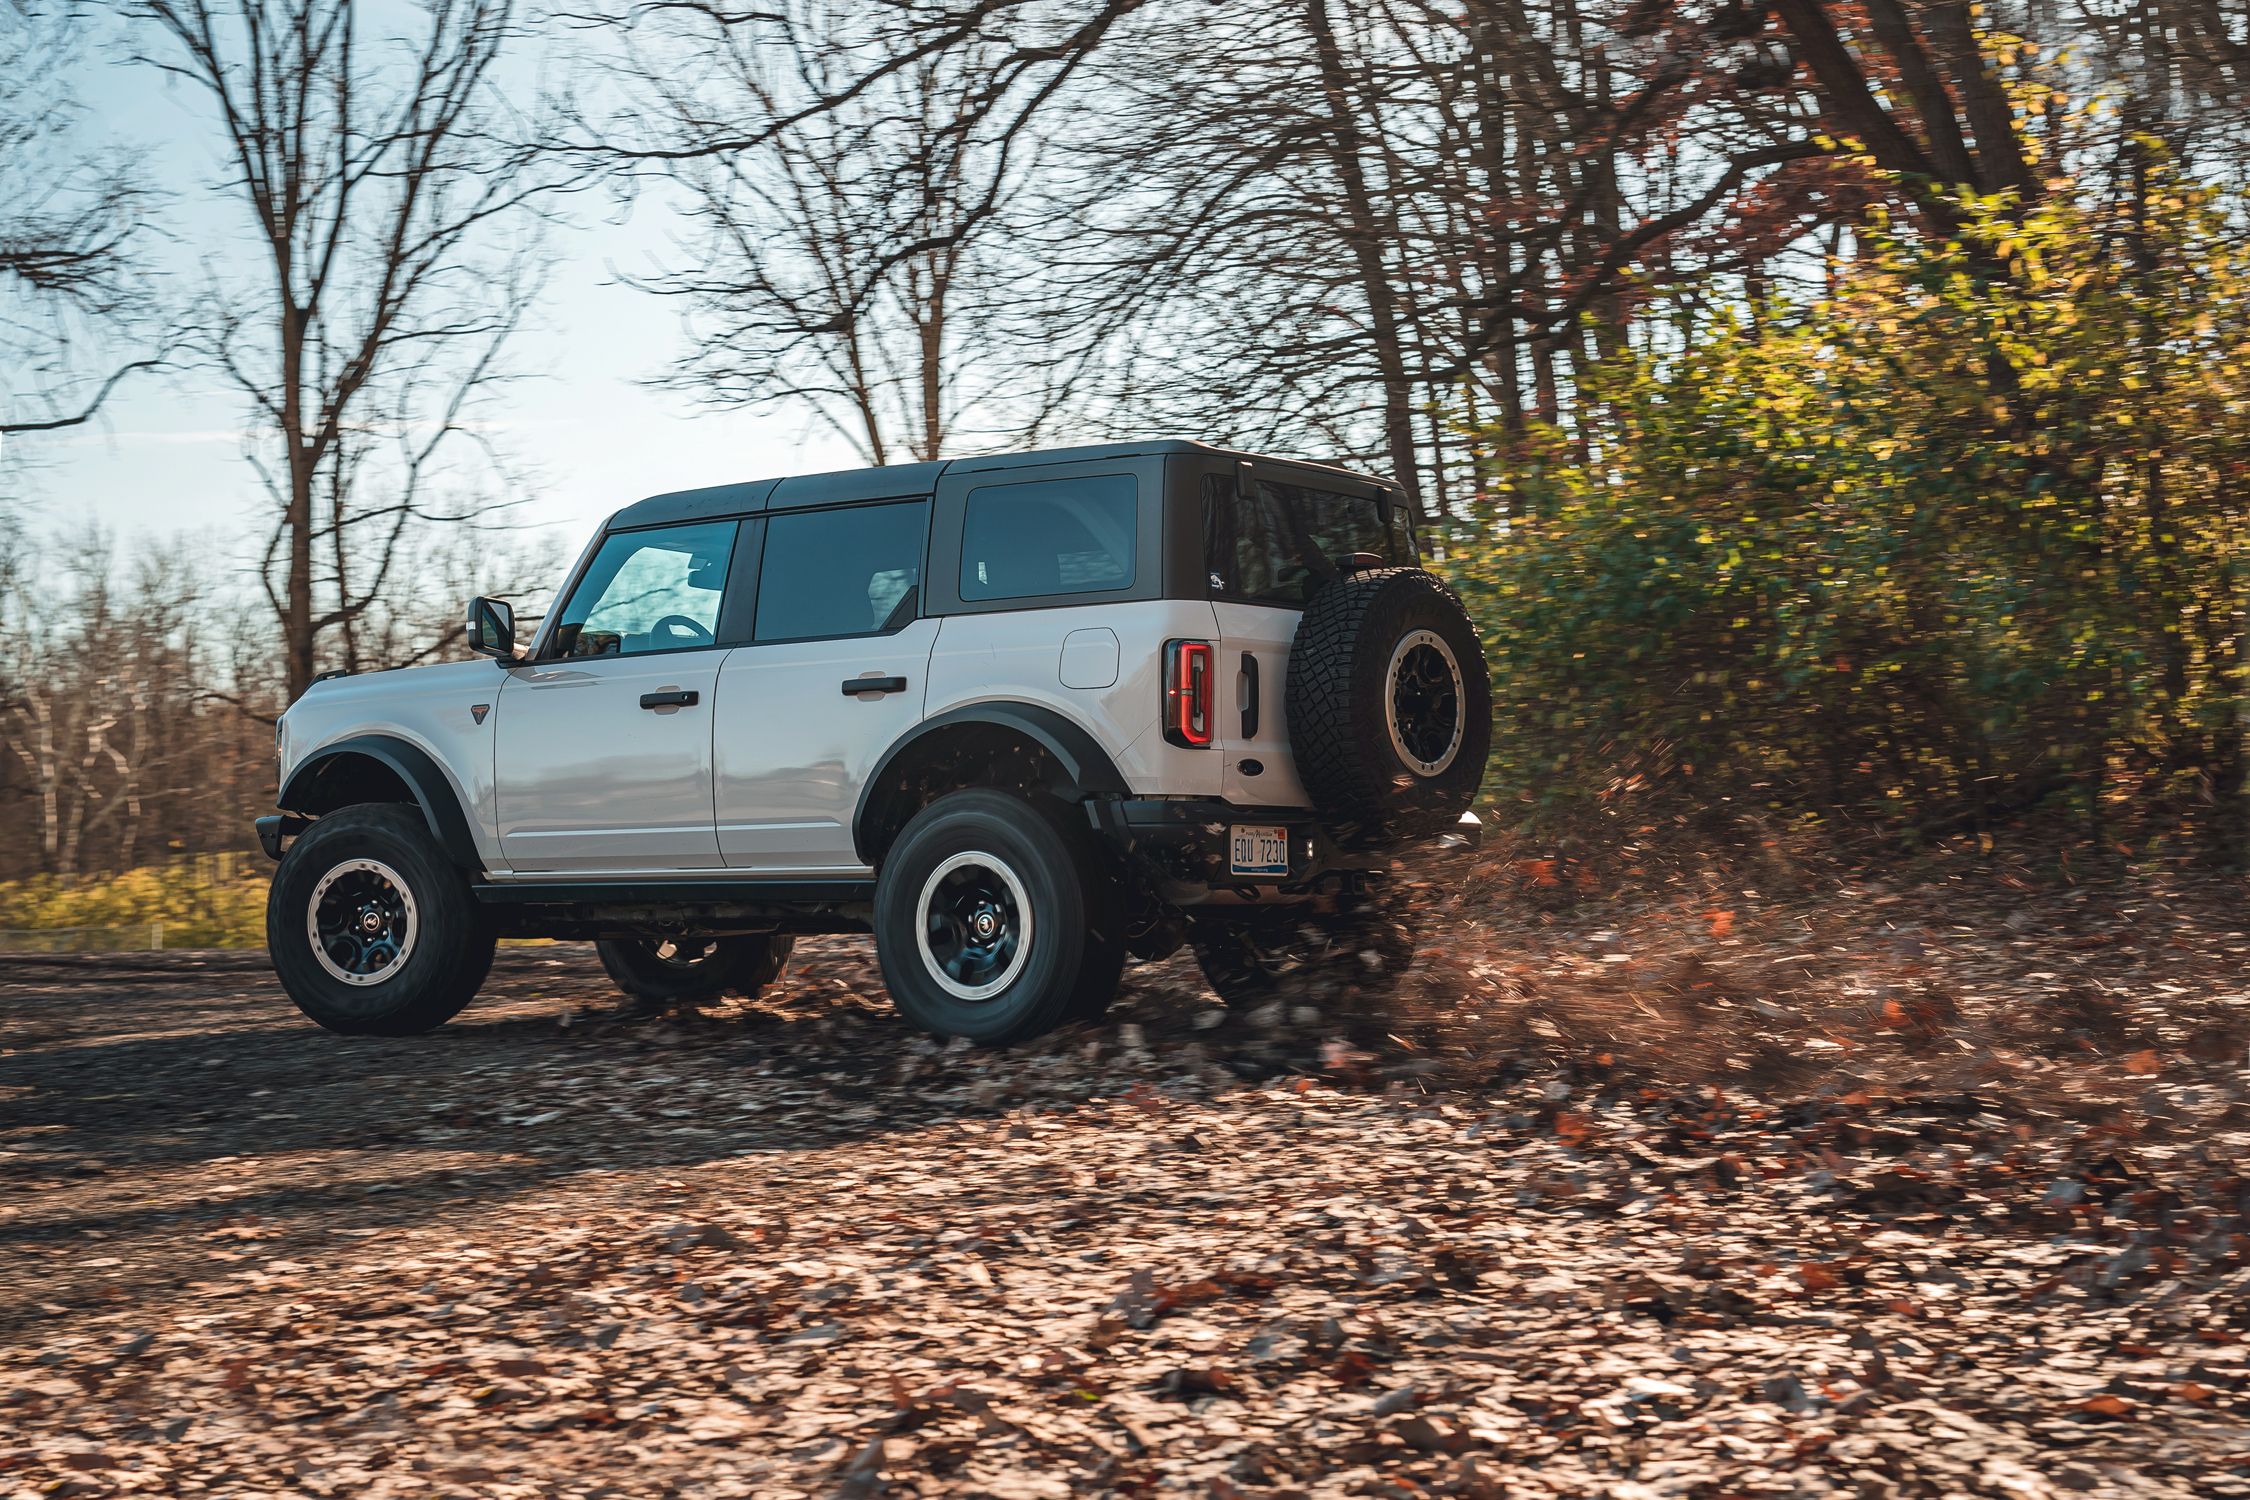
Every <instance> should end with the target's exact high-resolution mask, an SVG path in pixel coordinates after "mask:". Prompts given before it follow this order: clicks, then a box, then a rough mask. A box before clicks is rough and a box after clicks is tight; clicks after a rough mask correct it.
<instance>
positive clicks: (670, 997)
mask: <svg viewBox="0 0 2250 1500" xmlns="http://www.w3.org/2000/svg"><path fill="white" fill-rule="evenodd" d="M795 946H796V940H795V939H794V938H788V937H781V936H772V937H724V938H685V937H681V938H604V939H602V940H601V941H600V942H598V943H596V944H595V945H594V949H595V951H596V952H597V953H599V954H600V955H601V960H602V968H604V969H605V970H607V971H608V973H609V977H610V978H611V979H612V980H613V981H615V982H616V985H617V987H618V988H619V989H620V990H623V991H624V992H625V993H626V994H628V995H630V996H632V997H633V998H634V999H635V1000H638V1001H640V1002H641V1003H642V1004H643V1005H648V1006H659V1007H661V1006H670V1005H704V1004H708V1003H710V1002H711V1001H714V1000H717V999H718V998H719V997H720V996H722V995H725V994H728V993H730V992H731V993H733V994H737V995H742V996H746V997H748V996H754V995H756V994H757V993H758V992H759V991H760V990H762V989H764V988H765V987H766V986H767V985H769V984H771V983H773V982H774V980H776V979H778V978H780V977H781V970H782V966H783V965H784V964H786V963H788V961H789V953H790V950H791V949H792V948H793V947H795Z"/></svg>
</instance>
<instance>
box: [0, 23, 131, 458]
mask: <svg viewBox="0 0 2250 1500" xmlns="http://www.w3.org/2000/svg"><path fill="white" fill-rule="evenodd" d="M80 19H81V18H80V17H78V15H77V13H76V8H75V7H74V6H71V5H68V4H41V3H38V0H0V435H5V434H8V433H27V432H48V431H53V430H56V429H58V428H64V427H74V426H77V425H78V424H80V423H83V422H85V421H88V420H89V419H91V418H92V417H93V415H94V414H95V412H96V411H98V410H99V409H100V407H101V405H102V403H103V401H105V400H106V399H107V398H108V396H109V394H110V393H111V391H113V390H115V389H116V387H117V386H118V385H119V383H120V382H122V381H123V380H124V379H125V378H126V377H127V376H129V375H131V374H133V373H134V372H136V371H140V370H145V369H148V368H151V367H152V366H154V365H155V364H157V363H159V362H160V357H159V355H158V354H156V353H154V352H149V353H141V354H136V355H134V356H131V357H126V358H121V359H118V360H116V361H114V362H112V363H111V364H109V365H107V366H101V365H96V364H94V362H93V361H92V360H90V359H89V357H88V356H87V355H86V354H85V353H84V352H83V349H84V346H85V345H87V344H89V343H99V342H101V337H102V335H104V334H105V333H109V332H113V331H116V330H117V329H119V328H120V327H121V326H124V325H129V324H130V323H131V322H132V321H133V315H134V314H136V313H138V312H141V311H143V310H144V309H145V306H146V295H145V290H146V289H145V287H144V285H143V283H142V281H141V279H140V277H139V275H138V274H137V272H138V260H139V256H138V252H139V250H140V244H139V241H140V240H141V238H142V218H143V215H144V213H145V212H146V210H147V208H148V207H149V204H150V194H149V192H148V190H147V188H146V186H145V184H143V183H142V182H141V181H140V180H139V179H138V178H137V177H136V176H135V174H134V173H133V172H132V171H131V169H130V168H129V166H128V165H127V164H126V163H125V162H124V161H123V160H122V159H121V157H120V156H119V154H118V153H117V152H116V151H115V150H114V149H112V150H107V151H103V150H94V149H89V148H87V147H85V146H83V145H82V144H81V143H80V142H78V141H77V139H76V136H77V133H78V128H79V121H78V119H77V115H76V112H75V111H74V109H73V108H72V106H71V101H70V99H69V96H68V94H67V92H66V90H65V86H64V85H65V81H66V80H67V78H68V77H69V72H70V69H71V67H72V65H73V64H74V63H75V62H76V60H77V56H78V47H77V45H76V35H77V27H76V24H75V23H77V22H79V21H80Z"/></svg>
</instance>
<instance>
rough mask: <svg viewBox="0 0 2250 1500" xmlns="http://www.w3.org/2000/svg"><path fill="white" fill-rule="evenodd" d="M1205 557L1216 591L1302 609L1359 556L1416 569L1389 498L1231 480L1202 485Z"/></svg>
mask: <svg viewBox="0 0 2250 1500" xmlns="http://www.w3.org/2000/svg"><path fill="white" fill-rule="evenodd" d="M1203 500H1204V503H1203V557H1204V562H1205V566H1207V567H1208V568H1209V569H1210V571H1211V592H1212V593H1214V594H1221V595H1224V596H1226V597H1228V598H1230V599H1250V600H1255V601H1256V602H1258V603H1260V604H1284V605H1291V606H1294V607H1297V608H1300V609H1301V608H1303V607H1304V604H1305V601H1306V600H1308V599H1310V598H1311V597H1312V595H1313V591H1314V590H1315V589H1317V588H1319V587H1320V586H1321V585H1322V584H1324V583H1326V582H1328V580H1330V579H1331V578H1334V577H1335V576H1336V574H1337V571H1338V570H1337V564H1338V563H1339V562H1340V561H1341V560H1343V559H1345V558H1348V557H1350V556H1351V555H1352V554H1353V553H1355V552H1366V553H1372V554H1373V555H1374V556H1376V557H1378V558H1380V559H1382V562H1383V565H1384V566H1385V567H1410V566H1412V565H1413V563H1414V561H1415V558H1414V542H1413V538H1412V537H1411V536H1410V535H1409V534H1408V533H1407V529H1406V518H1405V517H1404V516H1403V515H1401V514H1399V507H1398V506H1396V505H1393V504H1392V503H1391V502H1390V501H1389V500H1388V499H1385V498H1380V497H1377V496H1373V495H1347V494H1344V493H1342V492H1340V491H1337V490H1322V489H1314V488H1312V487H1310V486H1308V485H1301V484H1278V483H1275V482H1274V481H1272V480H1269V479H1253V480H1251V481H1250V483H1249V484H1248V486H1247V487H1245V486H1243V485H1242V484H1240V483H1238V482H1237V480H1236V477H1235V476H1234V475H1232V474H1213V475H1210V476H1208V477H1207V478H1206V479H1205V480H1204V483H1203Z"/></svg>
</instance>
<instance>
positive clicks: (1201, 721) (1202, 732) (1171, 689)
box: [1164, 641, 1211, 750]
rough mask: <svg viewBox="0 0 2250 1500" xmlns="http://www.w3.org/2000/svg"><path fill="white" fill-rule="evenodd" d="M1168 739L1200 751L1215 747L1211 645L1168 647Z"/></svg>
mask: <svg viewBox="0 0 2250 1500" xmlns="http://www.w3.org/2000/svg"><path fill="white" fill-rule="evenodd" d="M1164 738H1166V739H1168V740H1170V741H1171V742H1172V743H1173V744H1175V745H1185V746H1187V747H1188V748H1189V749H1191V750H1200V749H1202V748H1204V747H1205V746H1207V745H1209V744H1210V743H1211V643H1210V642H1209V641H1166V642H1165V643H1164Z"/></svg>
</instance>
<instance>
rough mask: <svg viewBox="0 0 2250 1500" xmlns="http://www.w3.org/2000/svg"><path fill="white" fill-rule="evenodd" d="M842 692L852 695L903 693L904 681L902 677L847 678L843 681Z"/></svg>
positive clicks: (904, 688)
mask: <svg viewBox="0 0 2250 1500" xmlns="http://www.w3.org/2000/svg"><path fill="white" fill-rule="evenodd" d="M844 691H845V692H847V693H851V694H854V695H857V694H860V693H903V692H905V691H906V679H905V678H903V677H847V678H845V679H844Z"/></svg>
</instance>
